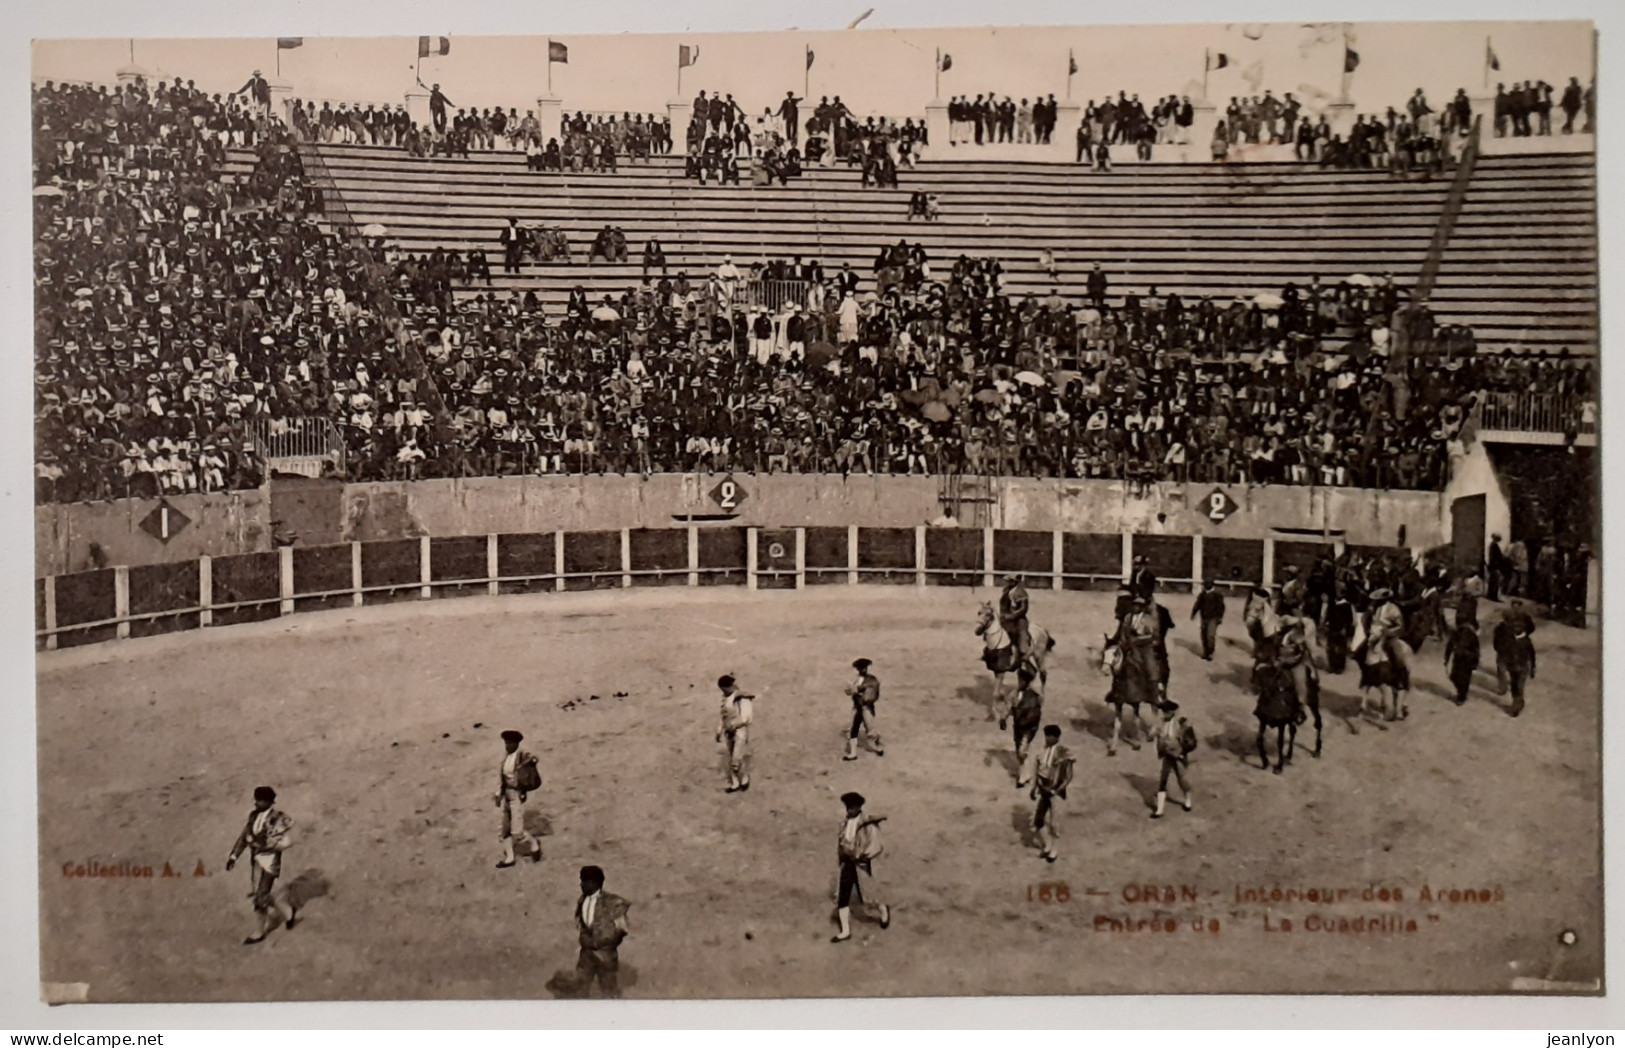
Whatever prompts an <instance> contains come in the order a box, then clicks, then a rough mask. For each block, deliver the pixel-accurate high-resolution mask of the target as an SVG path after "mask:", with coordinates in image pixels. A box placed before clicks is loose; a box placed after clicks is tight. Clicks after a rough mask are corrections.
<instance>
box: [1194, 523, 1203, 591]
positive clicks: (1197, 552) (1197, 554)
mask: <svg viewBox="0 0 1625 1048" xmlns="http://www.w3.org/2000/svg"><path fill="white" fill-rule="evenodd" d="M1205 577H1206V576H1205V575H1204V574H1203V572H1202V536H1200V535H1192V536H1191V589H1193V590H1198V589H1201V588H1202V579H1203V578H1205Z"/></svg>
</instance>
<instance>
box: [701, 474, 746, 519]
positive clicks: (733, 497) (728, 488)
mask: <svg viewBox="0 0 1625 1048" xmlns="http://www.w3.org/2000/svg"><path fill="white" fill-rule="evenodd" d="M749 497H750V496H749V495H747V494H746V493H745V489H744V488H742V487H740V485H739V481H737V480H735V479H734V478H733V474H731V473H730V474H729V475H728V476H726V477H723V478H722V483H720V484H718V485H717V486H716V487H714V488H712V489H711V501H712V502H715V503H716V504H717V505H718V506H720V507H721V508H722V509H724V510H725V511H727V512H729V513H736V512H738V511H739V504H740V503H742V502H744V501H745V500H746V499H747V498H749Z"/></svg>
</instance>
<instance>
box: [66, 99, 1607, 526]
mask: <svg viewBox="0 0 1625 1048" xmlns="http://www.w3.org/2000/svg"><path fill="white" fill-rule="evenodd" d="M307 111H308V107H307ZM379 112H381V111H379ZM319 114H320V111H318V117H317V123H316V125H315V126H317V127H318V128H320V127H321V126H322V120H321V118H320V115H319ZM351 126H352V127H354V126H355V121H352V124H351ZM360 126H361V128H362V130H364V131H365V132H366V133H367V134H368V135H369V136H370V134H371V133H372V131H371V130H370V126H371V125H369V122H368V121H367V120H366V118H365V117H363V119H362V120H361V121H360ZM397 126H398V125H397ZM505 126H506V125H505ZM319 133H320V131H318V134H319ZM384 133H386V134H387V133H388V132H384ZM34 145H35V156H34V163H35V179H34V181H35V184H36V186H37V187H38V188H37V189H36V194H35V198H34V200H35V220H36V237H35V247H34V252H35V261H36V371H35V376H36V424H37V440H38V462H37V467H36V472H37V475H38V478H39V486H40V497H41V498H42V499H46V500H64V501H65V500H75V499H96V498H109V497H119V496H124V495H148V496H151V495H156V494H162V493H177V492H186V491H208V490H219V489H222V488H228V487H238V486H244V485H251V484H254V483H256V482H257V481H258V479H259V478H260V476H261V475H262V470H263V464H262V463H260V462H258V461H257V460H256V457H255V453H254V449H255V447H256V446H257V445H256V440H257V439H258V438H260V437H262V436H263V435H264V434H267V433H269V434H274V433H276V432H278V431H279V429H280V428H281V427H285V426H287V425H288V424H290V423H291V422H293V421H294V420H296V419H299V418H301V417H307V416H316V417H325V418H329V419H333V420H334V421H336V422H337V423H338V424H339V427H340V430H341V431H342V433H343V435H344V438H345V441H346V445H347V448H348V452H349V454H348V456H347V461H348V472H349V475H350V476H351V477H353V478H356V479H375V478H381V477H415V476H429V475H470V474H486V473H513V472H521V471H524V472H535V471H590V470H623V471H632V470H642V471H650V470H695V469H730V468H732V469H755V470H819V471H853V470H869V471H874V472H913V473H928V472H929V473H938V472H944V473H951V472H960V471H968V472H1004V473H1015V474H1023V475H1037V476H1075V477H1111V478H1121V479H1127V480H1131V481H1136V482H1150V481H1154V480H1159V479H1195V480H1203V481H1208V480H1211V481H1215V482H1247V481H1252V482H1277V483H1319V484H1352V485H1361V486H1371V487H1413V488H1414V487H1422V488H1437V487H1439V486H1441V485H1442V484H1443V482H1444V480H1445V474H1446V468H1447V459H1448V449H1449V446H1450V442H1451V440H1453V439H1455V438H1456V437H1457V435H1458V431H1459V428H1460V426H1461V424H1462V422H1463V421H1464V420H1465V419H1466V417H1467V414H1468V411H1469V410H1470V408H1471V398H1472V396H1473V395H1474V393H1475V392H1476V391H1479V390H1497V389H1506V390H1509V391H1528V390H1529V389H1550V390H1551V391H1553V392H1558V393H1565V394H1569V395H1572V396H1579V397H1586V396H1589V395H1590V393H1591V390H1590V386H1589V383H1590V381H1591V379H1590V376H1589V372H1588V368H1589V362H1581V361H1574V360H1567V359H1562V360H1549V361H1548V360H1542V361H1536V362H1528V361H1521V360H1519V361H1487V360H1485V359H1484V358H1482V357H1479V356H1477V355H1476V354H1475V353H1474V352H1473V350H1474V347H1473V345H1472V338H1471V333H1470V332H1467V331H1465V330H1461V329H1444V330H1437V331H1436V330H1434V329H1433V328H1432V322H1431V319H1430V317H1429V316H1428V314H1427V313H1426V311H1425V310H1423V311H1421V312H1419V313H1417V314H1415V315H1411V314H1407V313H1403V312H1400V313H1398V314H1397V315H1396V311H1397V310H1398V307H1399V305H1400V302H1401V298H1402V296H1401V292H1400V289H1398V288H1396V287H1394V286H1393V284H1392V282H1391V281H1381V282H1365V281H1348V282H1342V283H1340V284H1338V285H1335V286H1322V285H1320V284H1319V283H1318V282H1313V281H1312V282H1310V283H1309V284H1308V285H1306V286H1302V287H1297V286H1287V287H1284V288H1283V289H1282V292H1281V295H1280V296H1279V300H1278V301H1275V300H1255V301H1242V300H1237V301H1233V302H1232V301H1213V300H1209V299H1200V300H1197V301H1194V302H1186V301H1182V300H1181V299H1180V298H1179V296H1177V295H1173V294H1169V295H1161V294H1158V293H1157V292H1156V291H1155V290H1153V291H1152V292H1151V293H1150V294H1149V295H1146V296H1140V295H1136V294H1127V295H1122V296H1114V295H1112V294H1111V293H1110V288H1109V275H1108V274H1107V273H1105V272H1104V271H1102V270H1100V269H1099V268H1098V267H1097V268H1096V270H1095V271H1094V272H1093V273H1092V274H1091V275H1090V278H1089V281H1088V295H1087V299H1086V301H1084V302H1081V303H1080V302H1076V301H1072V302H1069V301H1066V300H1064V299H1062V298H1061V297H1060V296H1059V295H1058V294H1051V295H1049V296H1046V297H1043V298H1039V297H1036V296H1033V295H1027V296H1011V295H1010V294H1008V293H1007V290H1006V288H1005V286H1004V277H1003V270H1002V267H1001V265H1000V263H999V262H998V261H996V260H993V259H970V258H958V259H954V260H951V261H950V260H946V259H939V260H933V259H931V258H929V257H928V256H927V254H926V252H925V251H924V249H923V248H921V247H920V246H919V245H917V244H916V245H909V244H906V243H899V244H897V245H892V246H889V247H886V248H883V249H882V250H881V252H880V254H879V256H878V257H877V259H876V264H875V268H874V272H873V273H872V274H863V275H860V274H858V273H857V272H855V271H854V270H852V269H851V268H850V267H846V266H843V267H842V268H841V269H840V270H838V271H833V272H827V273H826V272H823V271H822V267H821V266H819V265H818V264H817V262H816V260H809V261H806V262H802V261H801V260H795V261H793V262H788V263H786V262H784V260H778V263H777V264H776V265H774V266H773V267H772V268H771V270H766V271H763V272H761V273H756V274H753V273H750V272H749V270H748V267H747V269H746V270H743V271H742V270H741V269H740V268H739V267H737V266H735V265H734V264H733V262H732V261H731V259H730V260H725V261H724V262H723V264H722V265H721V266H719V267H718V268H717V269H716V270H715V271H713V272H710V273H706V274H703V275H701V274H696V275H695V277H694V278H693V279H692V280H691V279H690V278H689V276H688V275H687V274H685V273H682V272H679V273H678V274H677V275H676V276H675V277H673V276H672V275H671V274H670V272H669V269H668V267H667V266H666V264H665V258H664V253H663V252H661V251H659V250H655V251H653V252H651V251H649V250H646V251H645V259H646V266H648V265H651V264H652V265H653V266H654V267H655V268H657V269H658V270H659V271H660V273H659V279H658V281H656V282H653V283H650V282H647V281H646V282H645V284H644V286H642V287H640V288H635V289H629V290H628V291H627V292H625V293H624V294H622V295H620V296H618V297H616V298H603V299H601V300H600V301H598V302H596V303H593V302H589V301H588V300H587V298H586V296H585V293H584V292H582V291H580V290H579V289H578V291H577V292H576V293H575V294H573V295H572V296H571V300H570V303H569V306H568V308H567V310H566V312H565V314H564V315H563V316H562V317H559V316H554V317H548V316H546V315H545V313H544V311H543V310H542V308H541V306H540V304H539V302H537V300H536V298H535V295H534V292H527V293H526V294H525V295H522V296H512V295H510V296H506V297H504V296H499V295H496V294H493V293H487V294H484V295H480V296H478V297H477V298H475V299H467V298H464V299H461V300H459V299H457V297H456V296H455V295H454V294H453V286H454V283H455V282H456V281H457V280H458V279H459V278H460V277H477V276H482V275H484V274H488V266H486V265H484V264H483V262H484V259H483V255H481V258H480V260H479V263H473V262H467V263H465V262H464V261H463V260H462V259H461V258H459V257H456V256H452V255H448V254H446V253H443V252H438V251H437V252H434V253H432V254H431V255H430V256H428V257H426V258H424V257H415V256H408V257H400V258H392V259H390V260H389V262H388V267H389V268H388V269H387V271H381V270H378V269H374V268H370V266H369V261H368V259H367V258H366V257H364V256H363V255H362V254H361V253H359V252H357V251H356V250H354V249H353V248H352V247H351V246H350V245H349V244H348V243H347V242H345V240H344V239H343V238H342V237H339V236H337V235H335V234H334V233H331V232H324V230H323V227H322V224H321V222H320V216H321V214H322V210H323V203H324V202H323V200H322V197H321V194H320V193H319V192H318V191H317V190H316V189H315V188H314V187H313V186H311V185H309V184H308V181H307V180H306V178H305V177H304V173H303V170H302V166H301V164H300V161H299V154H298V152H297V150H296V149H294V148H292V145H291V136H290V133H289V132H288V131H287V130H286V129H285V128H283V127H282V126H281V124H280V122H279V121H277V120H276V119H275V118H274V117H271V116H270V115H269V114H268V112H267V109H266V106H265V105H264V103H263V102H262V101H259V100H257V99H254V98H252V97H251V98H249V99H246V100H239V99H237V98H233V97H229V96H228V97H221V96H205V95H204V94H202V93H201V92H198V91H196V90H195V89H192V88H188V87H186V86H185V85H183V84H180V83H178V82H177V83H176V84H173V85H170V84H157V85H154V86H152V87H151V88H149V87H147V86H146V85H144V84H139V83H138V84H134V85H127V86H121V87H119V88H114V89H110V88H90V87H84V86H78V85H66V86H59V85H46V86H44V87H42V88H38V89H36V91H35V96H34ZM228 145H233V146H242V147H245V148H252V149H254V150H255V152H256V154H257V160H256V164H255V167H254V170H253V172H252V174H251V175H250V176H249V177H247V178H245V179H242V180H240V181H239V180H232V179H227V178H223V177H222V176H221V174H220V169H221V165H222V162H223V160H224V157H225V149H226V147H227V146H228ZM611 233H612V234H613V230H611ZM620 243H621V244H624V241H621V242H620ZM611 244H612V246H614V247H615V250H616V251H617V252H623V251H624V250H625V249H624V247H621V246H619V245H618V244H617V243H616V242H615V240H614V238H613V236H612V237H611ZM623 257H624V256H623ZM934 264H935V266H936V267H939V268H933V266H934ZM651 275H652V274H651ZM757 276H763V277H783V278H784V279H786V280H793V281H798V282H800V283H801V285H803V286H802V287H800V288H799V289H797V290H795V291H794V292H792V293H789V294H780V295H778V296H777V297H776V298H774V299H772V300H768V299H764V298H762V297H761V295H760V291H761V289H760V288H759V287H758V286H757V284H756V282H755V280H754V279H753V278H754V277H757ZM386 286H387V289H388V291H389V293H390V295H392V296H393V298H392V301H393V304H394V306H396V307H398V309H399V311H400V313H401V314H403V315H404V316H405V317H406V319H407V323H408V327H407V332H408V334H407V337H408V338H410V339H411V340H413V341H415V342H416V343H417V345H418V346H420V347H421V350H422V354H423V356H424V357H426V358H427V359H428V360H429V362H430V375H429V378H430V381H431V382H432V383H433V384H434V386H435V392H436V393H437V394H438V395H437V396H431V395H429V394H430V392H431V391H430V390H427V389H423V388H420V381H421V379H420V376H419V372H418V371H417V370H416V368H415V367H414V365H413V360H415V356H414V354H412V353H410V352H405V351H403V348H402V347H401V346H399V345H397V344H396V343H395V341H394V340H393V333H392V332H390V331H389V330H388V329H387V327H386V324H385V321H384V320H383V319H382V318H381V317H380V315H379V313H378V311H377V309H376V308H375V306H374V301H375V296H377V295H378V293H379V292H380V291H381V290H382V289H383V287H386ZM1390 330H1393V331H1394V332H1395V333H1394V334H1392V335H1391V334H1390ZM1334 347H1335V348H1334ZM1442 360H1447V361H1448V363H1441V361H1442ZM1531 369H1532V370H1531ZM430 404H436V405H437V406H439V405H443V408H444V410H443V412H437V411H436V410H435V409H433V408H431V407H430Z"/></svg>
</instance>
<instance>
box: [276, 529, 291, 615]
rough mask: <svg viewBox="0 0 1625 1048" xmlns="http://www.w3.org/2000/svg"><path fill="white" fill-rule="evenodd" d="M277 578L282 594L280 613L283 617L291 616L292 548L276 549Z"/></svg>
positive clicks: (282, 547)
mask: <svg viewBox="0 0 1625 1048" xmlns="http://www.w3.org/2000/svg"><path fill="white" fill-rule="evenodd" d="M276 552H277V578H278V580H279V583H280V592H281V594H282V604H281V605H280V608H281V612H282V614H284V615H292V614H293V547H292V546H279V547H278V548H277V551H276Z"/></svg>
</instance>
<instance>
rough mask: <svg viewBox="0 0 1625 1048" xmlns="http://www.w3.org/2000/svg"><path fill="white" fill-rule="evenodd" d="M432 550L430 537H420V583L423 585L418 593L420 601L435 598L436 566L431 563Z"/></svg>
mask: <svg viewBox="0 0 1625 1048" xmlns="http://www.w3.org/2000/svg"><path fill="white" fill-rule="evenodd" d="M432 549H433V546H432V544H431V543H430V541H429V536H427V535H419V536H418V581H419V582H421V583H423V588H422V589H421V590H419V591H418V599H419V600H429V599H430V598H432V597H433V596H434V585H433V583H434V566H433V565H432V564H430V563H429V558H430V555H431V550H432Z"/></svg>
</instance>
